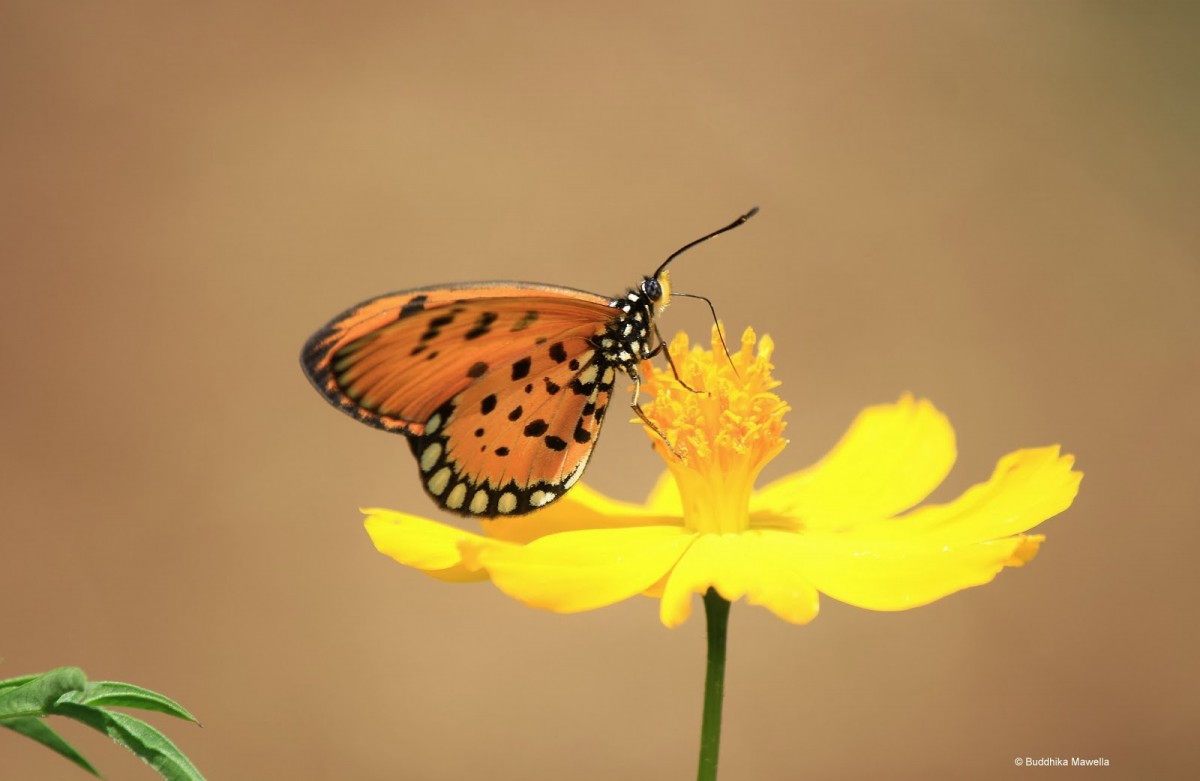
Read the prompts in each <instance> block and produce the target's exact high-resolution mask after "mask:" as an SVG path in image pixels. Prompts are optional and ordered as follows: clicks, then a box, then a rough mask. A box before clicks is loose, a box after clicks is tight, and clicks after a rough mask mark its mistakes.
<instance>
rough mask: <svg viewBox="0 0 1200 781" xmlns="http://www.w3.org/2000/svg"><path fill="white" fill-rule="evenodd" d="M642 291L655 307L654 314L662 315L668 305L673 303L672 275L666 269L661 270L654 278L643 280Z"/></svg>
mask: <svg viewBox="0 0 1200 781" xmlns="http://www.w3.org/2000/svg"><path fill="white" fill-rule="evenodd" d="M641 290H642V295H644V296H645V297H646V300H647V301H649V302H650V305H651V306H653V307H654V314H655V315H656V316H657V315H661V314H662V312H663V310H664V309H666V308H667V304H669V303H671V273H670V272H669V271H667V270H666V269H665V268H663V269H659V270H658V273H657V274H655V275H654V276H652V277H646V278H645V279H643V280H642V285H641Z"/></svg>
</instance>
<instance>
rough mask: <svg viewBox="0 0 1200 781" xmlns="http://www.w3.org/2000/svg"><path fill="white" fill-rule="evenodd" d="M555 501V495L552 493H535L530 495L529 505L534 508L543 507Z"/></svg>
mask: <svg viewBox="0 0 1200 781" xmlns="http://www.w3.org/2000/svg"><path fill="white" fill-rule="evenodd" d="M552 501H554V493H553V492H551V491H540V490H539V491H534V492H533V493H531V494H530V495H529V503H530V504H531V505H533V506H534V507H541V506H543V505H547V504H550V502H552Z"/></svg>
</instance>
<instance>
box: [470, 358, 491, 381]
mask: <svg viewBox="0 0 1200 781" xmlns="http://www.w3.org/2000/svg"><path fill="white" fill-rule="evenodd" d="M487 370H488V365H487V364H486V363H484V362H483V361H476V362H475V363H473V364H471V368H469V369H467V376H468V377H471V378H472V379H474V378H477V377H482V376H483V375H484V374H485V373H486V372H487Z"/></svg>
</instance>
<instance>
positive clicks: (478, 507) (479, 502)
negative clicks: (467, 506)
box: [471, 488, 488, 515]
mask: <svg viewBox="0 0 1200 781" xmlns="http://www.w3.org/2000/svg"><path fill="white" fill-rule="evenodd" d="M487 506H488V492H487V491H486V490H484V489H482V488H480V489H479V490H478V491H476V492H475V495H474V496H472V497H471V512H473V513H475V514H476V515H478V514H479V513H481V512H483V511H484V510H486V509H487Z"/></svg>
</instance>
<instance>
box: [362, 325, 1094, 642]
mask: <svg viewBox="0 0 1200 781" xmlns="http://www.w3.org/2000/svg"><path fill="white" fill-rule="evenodd" d="M755 341H756V339H755V335H754V332H753V331H752V330H750V329H747V330H746V332H745V334H744V335H743V336H742V343H741V348H740V349H739V350H738V351H737V352H736V353H734V354H733V356H732V365H731V364H730V361H729V359H728V358H726V356H725V354H724V351H723V350H722V349H721V347H720V343H719V341H717V332H716V330H715V329H714V331H713V348H712V350H707V351H706V350H701V349H700V348H698V347H697V348H692V349H689V348H688V342H687V337H686V335H684V334H680V335H679V336H677V337H676V338H675V340H674V341H673V342H672V343H671V346H670V350H671V355H672V356H673V357H674V360H675V365H676V367H677V369H678V371H679V377H680V378H681V379H682V380H683V381H684V382H686V383H687V384H688V386H690V387H691V388H694V389H696V390H697V391H699V392H693V391H690V390H687V389H686V388H683V387H681V386H680V385H679V384H678V383H677V382H676V381H675V379H674V377H673V374H672V372H671V370H670V369H656V368H654V367H652V366H651V365H650V364H649V363H647V364H645V370H644V373H645V381H644V383H643V390H645V391H647V392H648V393H652V394H653V395H654V397H655V398H654V401H653V402H651V403H648V404H647V405H646V407H645V411H646V414H647V416H648V417H649V418H650V419H651V420H652V421H653V422H654V424H655V425H656V426H657V427H658V428H659V429H660V430H661V431H662V432H663V433H664V434H665V435H666V437H667V439H668V440H669V441H670V443H671V446H670V447H668V446H667V444H666V443H665V442H663V440H662V437H660V436H659V435H658V434H656V433H654V432H653V431H649V430H648V433H649V434H650V438H651V440H652V441H653V442H654V447H655V448H656V449H657V450H658V452H659V453H660V454H661V455H662V457H663V458H664V459H665V460H666V462H667V467H668V470H669V471H668V473H667V474H665V475H664V476H663V478H661V479H660V480H659V482H658V484H657V486H656V487H655V488H654V489H653V491H651V494H650V497H649V499H648V500H647V502H646V503H645V504H644V505H638V504H631V503H626V502H621V501H618V500H615V499H610V498H608V497H605V496H602V495H601V494H599V493H597V492H596V491H594V490H592V489H590V488H589V487H587V486H586V485H582V484H581V485H576V486H575V488H573V489H572V490H571V491H570V492H568V493H567V494H566V495H565V496H564V497H563V498H562V499H560V500H558V501H557V502H555V503H554V504H552V505H550V506H548V507H546V508H544V509H542V510H539V511H538V512H536V513H533V514H532V515H528V516H522V517H519V518H505V519H502V520H494V521H487V522H485V523H484V530H483V534H473V533H470V532H467V531H463V530H461V529H458V528H456V527H453V526H447V525H444V524H441V523H437V522H435V521H430V520H426V519H424V518H420V517H417V516H413V515H408V514H405V513H399V512H394V511H390V510H367V511H366V513H367V520H366V527H367V531H368V533H369V534H370V535H371V538H372V540H373V541H374V543H375V546H376V548H378V549H379V550H380V551H381V552H382V553H385V554H387V555H388V556H391V557H392V558H394V559H396V560H397V561H399V562H400V563H402V564H407V565H409V566H412V567H415V568H417V569H420V570H423V571H424V572H426V573H427V574H429V575H431V576H433V577H435V578H439V579H442V580H447V581H457V582H465V581H479V580H487V579H490V580H492V582H494V583H495V584H496V586H498V587H499V588H500V589H501V590H502V591H504V592H505V593H506V594H508V595H509V596H511V597H513V598H515V599H518V600H520V601H521V602H524V603H525V604H527V605H530V606H533V607H541V608H546V609H548V610H554V611H558V612H561V613H571V612H576V611H581V610H590V609H593V608H598V607H603V606H605V605H610V604H612V603H614V602H618V601H620V600H623V599H626V598H628V597H631V596H634V595H637V594H645V595H648V596H652V597H657V598H659V599H660V618H661V619H662V622H663V623H664V624H665V625H667V626H677V625H679V624H681V623H683V621H685V620H686V619H687V617H688V615H689V614H690V613H691V602H692V595H693V594H703V593H705V592H706V591H707V590H708V589H709V588H710V587H712V588H714V589H715V590H716V591H717V592H718V593H719V594H720V595H721V596H722V597H724V598H725V599H727V600H730V601H733V600H737V599H740V598H742V597H745V598H746V601H747V602H749V603H751V604H756V605H762V606H763V607H766V608H767V609H768V610H770V611H771V612H772V613H775V614H776V615H777V616H779V617H780V618H783V619H785V620H787V621H791V622H794V623H798V624H803V623H807V622H808V621H811V620H812V619H813V618H814V617H816V615H817V608H818V593H824V594H826V595H828V596H830V597H833V598H834V599H837V600H840V601H842V602H846V603H849V604H851V605H856V606H858V607H864V608H869V609H872V610H904V609H907V608H911V607H917V606H919V605H924V604H928V603H930V602H933V601H934V600H937V599H940V598H942V597H944V596H947V595H948V594H952V593H954V592H956V591H959V590H961V589H964V588H968V587H970V586H978V585H982V584H984V583H987V582H989V581H991V580H992V578H994V577H995V576H996V574H997V573H999V572H1000V570H1001V569H1003V568H1004V567H1019V566H1022V565H1023V564H1025V562H1027V561H1029V560H1030V559H1032V558H1033V557H1034V556H1035V555H1036V554H1037V550H1038V546H1039V545H1040V544H1041V542H1042V540H1043V539H1044V537H1043V536H1042V535H1040V534H1026V532H1028V531H1029V530H1030V529H1032V528H1033V527H1035V526H1037V525H1038V524H1040V523H1041V522H1042V521H1044V520H1046V519H1047V518H1050V517H1052V516H1054V515H1057V514H1058V513H1060V512H1062V511H1063V510H1065V509H1066V508H1067V507H1069V506H1070V504H1071V502H1072V501H1073V500H1074V498H1075V494H1076V493H1077V491H1078V488H1079V481H1080V478H1081V477H1082V475H1081V474H1080V473H1079V472H1074V471H1072V469H1071V467H1072V464H1073V463H1074V459H1073V458H1072V457H1071V456H1064V455H1060V453H1059V448H1058V447H1057V446H1053V447H1042V448H1033V449H1028V450H1018V451H1016V452H1014V453H1010V454H1008V455H1006V456H1004V457H1003V458H1002V459H1000V462H999V463H998V464H997V466H996V469H995V471H994V472H993V474H992V476H991V478H990V479H989V480H988V481H987V482H985V483H981V484H979V485H976V486H974V487H972V488H970V489H969V490H967V491H966V492H965V493H964V494H963V495H962V496H960V497H959V498H957V499H955V500H954V501H952V502H949V503H947V504H941V505H926V506H923V507H918V508H916V509H910V508H912V507H913V506H914V505H916V504H918V503H919V502H921V501H922V500H923V499H925V498H926V497H927V496H928V495H929V494H930V492H932V491H933V489H934V488H936V487H937V486H938V485H939V484H940V483H941V482H942V480H943V479H945V477H946V474H947V473H948V472H949V471H950V467H951V465H952V464H953V463H954V458H955V444H954V430H953V429H952V428H951V427H950V424H949V422H948V421H947V420H946V418H945V416H944V415H942V414H941V413H940V412H938V411H937V409H935V408H934V406H933V405H932V404H931V403H929V402H928V401H925V400H923V399H922V400H917V399H913V398H912V397H911V396H907V395H906V396H904V397H902V398H901V399H900V400H899V401H898V402H896V403H895V404H884V405H879V406H875V407H869V408H867V409H866V410H864V411H863V412H861V413H860V414H859V415H858V417H857V419H856V420H855V421H854V423H853V424H852V425H851V426H850V428H849V430H848V431H847V432H846V433H845V434H844V435H843V437H842V439H841V441H840V442H839V443H838V444H837V445H836V446H835V447H834V449H833V450H832V451H831V452H830V453H829V454H828V455H826V456H825V457H824V458H823V459H821V461H819V462H818V463H817V464H815V465H813V466H811V467H809V468H808V469H805V470H802V471H800V472H796V473H795V474H792V475H789V476H787V477H784V478H781V479H779V480H776V481H775V482H773V483H770V484H769V485H767V486H765V487H763V488H761V489H759V490H757V491H755V490H754V482H755V479H756V478H757V477H758V474H759V472H760V471H761V470H762V468H763V466H764V465H765V464H766V463H767V462H768V461H769V460H770V459H772V458H774V457H775V456H776V455H778V454H779V452H780V451H781V450H782V449H783V447H784V446H785V445H786V444H787V441H786V440H785V439H783V436H782V433H783V428H784V422H783V415H784V413H785V412H786V411H787V409H788V407H787V405H786V404H785V403H784V402H783V401H782V400H781V399H780V398H779V397H778V396H777V395H776V394H775V393H774V392H773V388H775V387H776V386H777V385H778V382H776V381H775V380H774V379H773V378H772V377H771V363H770V358H771V351H772V349H773V345H772V342H771V339H770V337H767V336H764V337H763V338H762V340H761V342H759V343H758V349H757V351H756V350H755V349H754V348H755Z"/></svg>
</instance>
